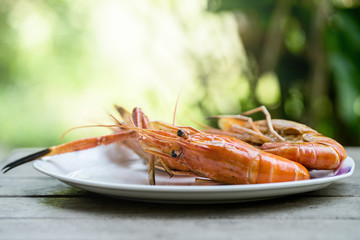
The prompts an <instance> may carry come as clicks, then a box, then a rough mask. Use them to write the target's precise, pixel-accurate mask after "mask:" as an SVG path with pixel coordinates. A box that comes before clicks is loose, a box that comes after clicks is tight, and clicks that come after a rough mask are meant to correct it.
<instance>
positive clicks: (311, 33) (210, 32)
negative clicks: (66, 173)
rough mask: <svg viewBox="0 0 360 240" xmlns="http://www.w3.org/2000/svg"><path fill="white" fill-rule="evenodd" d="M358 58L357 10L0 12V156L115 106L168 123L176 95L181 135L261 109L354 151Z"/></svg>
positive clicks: (126, 6)
mask: <svg viewBox="0 0 360 240" xmlns="http://www.w3.org/2000/svg"><path fill="white" fill-rule="evenodd" d="M359 56H360V1H359V0H333V1H327V0H317V1H316V0H313V1H309V0H303V1H294V0H292V1H291V0H279V1H274V0H257V1H246V0H237V1H235V0H208V1H194V0H184V1H175V0H172V1H170V0H151V1H150V0H149V1H120V0H102V1H100V0H78V1H71V0H57V1H55V0H54V1H45V0H44V1H40V0H31V1H25V0H1V1H0V109H1V112H0V126H1V129H0V130H1V134H0V146H1V148H2V149H6V150H8V149H12V148H16V147H34V146H49V145H56V144H59V143H61V141H60V139H59V138H60V136H61V134H62V133H63V132H64V131H65V130H67V129H69V128H71V127H73V126H78V125H87V124H94V123H95V124H96V123H110V122H111V119H110V117H109V113H114V111H113V104H114V103H116V104H118V105H122V106H124V107H126V108H128V109H130V110H131V109H132V108H133V107H135V106H140V107H142V108H143V109H144V111H145V112H146V113H147V114H148V115H149V117H150V118H151V119H157V120H162V121H168V122H171V121H172V115H173V111H174V110H173V109H174V106H175V102H176V99H177V97H178V96H179V95H180V101H179V110H178V113H177V123H178V124H180V125H183V124H192V125H194V121H197V122H202V123H206V124H213V123H209V122H205V121H204V116H208V115H213V114H234V113H240V112H242V111H245V110H248V109H251V108H254V107H257V106H259V105H265V106H267V107H268V108H269V110H270V112H271V113H272V116H273V117H274V118H275V117H276V118H284V119H290V120H295V121H299V122H302V123H305V124H307V125H309V126H311V127H313V128H314V129H316V130H318V131H319V132H321V133H323V134H325V135H327V136H330V137H333V138H335V139H337V140H338V141H340V142H341V143H342V144H344V145H359V144H360V57H359ZM256 117H261V116H255V118H256ZM108 132H109V131H108V130H107V129H92V128H89V129H83V130H77V131H74V132H72V133H70V134H68V135H67V137H66V138H65V141H67V140H72V139H76V138H79V137H85V136H93V135H98V134H105V133H108Z"/></svg>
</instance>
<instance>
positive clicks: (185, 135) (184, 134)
mask: <svg viewBox="0 0 360 240" xmlns="http://www.w3.org/2000/svg"><path fill="white" fill-rule="evenodd" d="M176 134H177V135H178V137H182V138H185V139H187V138H188V135H187V134H186V132H185V131H184V130H182V129H179V130H178V131H177V133H176Z"/></svg>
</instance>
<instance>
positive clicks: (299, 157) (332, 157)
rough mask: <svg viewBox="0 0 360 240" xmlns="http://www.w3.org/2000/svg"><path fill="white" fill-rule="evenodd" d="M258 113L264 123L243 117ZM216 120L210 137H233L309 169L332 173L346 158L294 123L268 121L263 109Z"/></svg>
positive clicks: (333, 143)
mask: <svg viewBox="0 0 360 240" xmlns="http://www.w3.org/2000/svg"><path fill="white" fill-rule="evenodd" d="M258 111H262V112H263V113H264V114H265V116H266V120H259V121H255V122H253V121H252V119H251V118H249V117H247V116H244V115H249V114H253V113H255V112H258ZM214 117H215V118H219V122H218V125H219V127H220V129H221V130H215V129H214V130H211V129H210V130H208V132H211V133H217V134H225V135H230V136H234V137H236V138H238V139H241V140H243V141H246V142H248V143H251V144H253V145H258V146H260V149H261V150H263V151H266V152H269V153H273V154H276V155H278V156H282V157H285V158H287V159H290V160H293V161H296V162H299V163H301V164H302V165H304V166H305V167H307V168H311V169H324V170H325V169H326V170H333V169H336V168H337V167H338V166H339V165H340V163H341V162H342V161H343V160H344V159H345V158H346V156H347V154H346V151H345V149H344V147H343V146H342V145H341V144H340V143H338V142H337V141H335V140H334V139H331V138H329V137H325V136H323V135H321V134H320V133H318V132H317V131H315V130H314V129H312V128H310V127H308V126H306V125H304V124H300V123H297V122H293V121H288V120H283V119H271V116H270V114H269V112H268V111H267V110H266V108H265V107H264V106H262V107H260V108H256V109H254V110H251V111H248V112H245V113H243V115H233V116H231V115H227V116H226V115H224V116H221V115H220V116H214Z"/></svg>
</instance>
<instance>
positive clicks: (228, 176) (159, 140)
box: [3, 122, 310, 184]
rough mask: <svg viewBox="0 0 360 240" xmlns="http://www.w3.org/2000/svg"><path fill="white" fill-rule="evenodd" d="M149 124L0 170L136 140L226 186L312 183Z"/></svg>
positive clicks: (227, 144) (260, 156) (279, 164)
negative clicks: (41, 159) (292, 182)
mask: <svg viewBox="0 0 360 240" xmlns="http://www.w3.org/2000/svg"><path fill="white" fill-rule="evenodd" d="M152 124H153V125H155V126H157V127H156V128H158V129H151V128H141V127H137V126H136V125H135V124H133V125H131V124H127V123H118V124H116V125H114V126H115V127H116V128H117V131H118V132H116V133H114V134H110V135H106V136H101V137H95V138H87V139H82V140H76V141H72V142H69V143H65V144H62V145H59V146H54V147H50V148H48V149H45V150H43V151H40V152H37V153H35V154H31V155H29V156H27V157H24V158H22V159H19V160H17V161H14V162H12V163H10V164H8V165H6V166H5V167H4V168H3V171H4V172H6V171H8V170H10V169H12V168H14V167H16V166H18V165H21V164H23V163H25V162H28V161H31V160H34V159H38V158H40V157H43V156H51V155H56V154H61V153H66V152H73V151H79V150H84V149H88V148H93V147H96V146H99V145H107V144H111V143H115V142H123V141H124V140H134V141H137V142H138V144H139V146H140V147H141V148H142V150H143V151H145V152H146V153H149V154H150V155H151V156H156V157H159V158H161V159H164V160H166V161H168V162H174V161H176V162H178V163H179V164H182V165H185V166H186V167H187V168H188V169H190V170H191V171H193V172H195V173H196V174H198V175H200V176H204V177H207V178H210V179H211V180H214V181H217V182H220V183H224V184H249V183H271V182H284V181H296V180H304V179H309V178H310V176H309V173H308V171H307V169H306V168H305V167H304V166H302V165H301V164H299V163H296V162H293V161H290V160H288V159H286V158H282V157H279V156H276V155H273V154H271V153H266V152H264V151H261V150H259V149H257V148H255V147H253V146H251V145H249V144H247V143H245V142H243V141H241V140H238V139H236V138H233V137H227V136H218V135H213V134H207V133H203V132H201V131H199V130H196V129H194V128H192V127H177V126H172V125H168V124H165V123H161V122H154V123H152ZM160 126H162V128H163V129H162V130H161V129H160ZM149 177H150V175H149ZM154 182H155V181H154Z"/></svg>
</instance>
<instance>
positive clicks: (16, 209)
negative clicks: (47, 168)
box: [0, 195, 360, 220]
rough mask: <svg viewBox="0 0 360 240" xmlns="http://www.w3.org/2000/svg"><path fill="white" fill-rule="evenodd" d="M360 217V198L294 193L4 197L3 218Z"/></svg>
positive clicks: (0, 211)
mask: <svg viewBox="0 0 360 240" xmlns="http://www.w3.org/2000/svg"><path fill="white" fill-rule="evenodd" d="M109 217H110V218H131V219H157V218H159V219H184V220H185V219H189V220H190V219H193V220H196V219H203V218H208V219H333V220H339V219H347V220H354V219H355V220H359V219H360V198H359V197H309V196H307V195H299V196H292V197H286V198H279V199H273V200H266V201H258V202H248V203H234V204H217V205H171V204H156V203H142V202H135V201H125V200H120V199H112V198H106V197H102V196H98V195H92V196H89V197H82V198H79V197H73V198H71V197H53V198H42V197H35V198H10V197H9V198H0V218H2V219H6V218H9V219H14V218H16V219H25V218H28V219H34V218H49V219H56V218H68V219H89V218H109Z"/></svg>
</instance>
